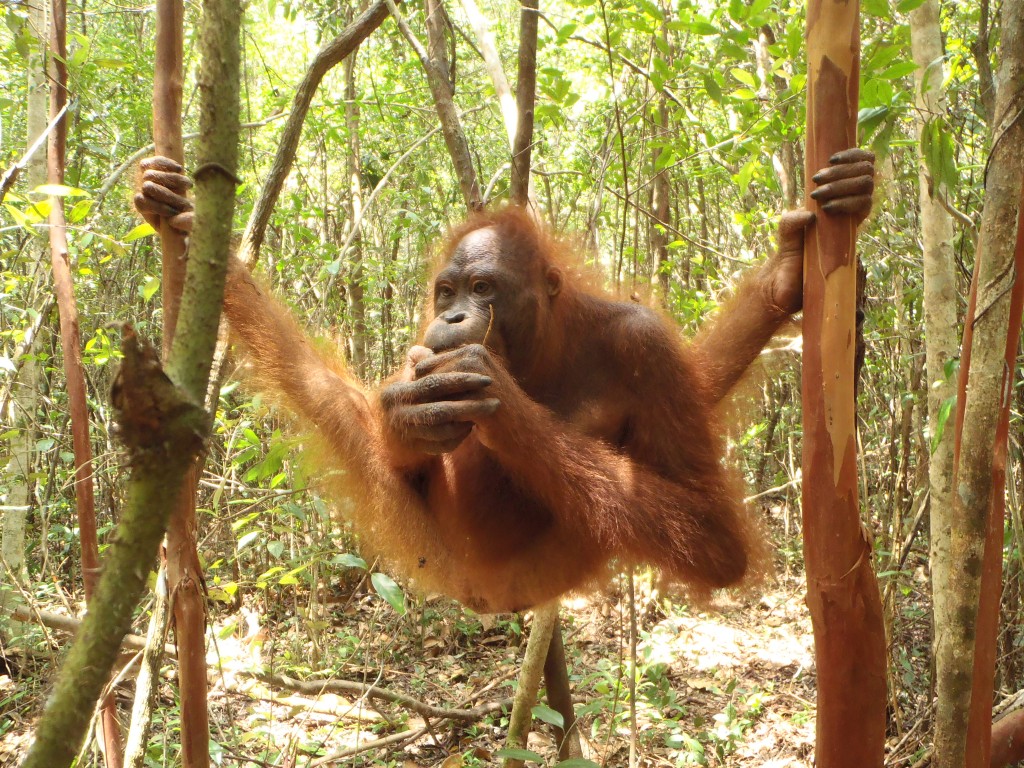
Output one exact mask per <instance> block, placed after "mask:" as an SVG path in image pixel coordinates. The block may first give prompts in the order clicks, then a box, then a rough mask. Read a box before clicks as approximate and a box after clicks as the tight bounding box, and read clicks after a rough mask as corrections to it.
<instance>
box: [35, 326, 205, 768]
mask: <svg viewBox="0 0 1024 768" xmlns="http://www.w3.org/2000/svg"><path fill="white" fill-rule="evenodd" d="M121 350H122V352H123V353H124V360H123V361H122V364H121V369H120V371H119V372H118V375H117V378H116V379H115V382H114V389H113V394H112V400H113V405H114V408H115V411H116V415H117V421H118V423H119V424H120V425H121V429H122V432H121V434H122V437H123V440H124V442H125V444H126V445H127V448H128V454H129V466H130V472H131V475H130V477H129V480H128V483H127V486H126V489H125V506H124V509H123V512H122V515H121V521H120V522H119V523H118V526H117V533H116V541H117V544H116V546H112V547H110V548H109V549H107V551H106V556H105V562H104V568H103V573H102V575H101V576H100V579H99V583H98V584H97V585H96V592H95V593H94V594H93V598H92V600H91V601H90V603H89V611H88V613H86V615H85V618H84V619H83V621H82V628H81V630H80V631H79V633H78V636H77V637H76V638H75V642H74V644H73V645H72V646H71V651H70V652H69V653H68V656H67V659H66V660H65V662H64V664H63V666H62V667H61V670H60V674H59V676H58V679H57V682H56V684H55V686H54V689H53V692H52V693H51V694H50V697H49V699H48V702H47V705H46V710H45V712H44V713H43V716H42V718H41V719H40V721H39V726H38V728H37V729H36V734H35V741H34V742H33V744H32V747H31V748H30V750H29V753H28V756H27V757H26V758H25V762H24V763H23V764H22V768H65V766H69V765H71V763H72V761H73V760H74V759H75V757H76V756H77V754H78V750H79V749H80V747H81V744H82V741H83V740H84V739H85V735H86V732H87V731H88V728H89V722H90V721H91V720H92V713H93V709H94V707H95V705H96V701H97V700H98V699H99V697H100V695H101V693H102V691H103V688H104V686H105V685H106V684H107V681H108V680H109V678H110V671H111V669H112V668H113V666H114V662H115V661H116V660H117V657H118V654H119V653H120V647H121V640H122V638H123V637H124V636H125V635H126V634H127V633H128V630H129V629H130V628H131V622H132V614H133V613H134V611H135V608H136V606H137V605H138V601H139V596H140V595H141V594H142V590H143V589H144V588H145V586H146V578H147V577H148V576H149V567H150V565H151V564H152V562H153V559H154V557H155V555H156V550H157V546H158V545H159V543H160V539H161V537H162V536H163V534H164V530H165V528H166V525H167V521H168V519H169V517H170V514H171V509H172V507H173V503H174V499H175V496H176V491H177V489H179V488H180V487H181V481H182V478H183V476H184V474H185V472H186V471H187V470H188V468H189V467H190V466H191V465H192V464H193V462H194V458H195V456H196V454H197V453H198V452H199V450H200V448H201V446H202V439H203V431H204V429H205V426H206V423H207V419H206V416H205V414H204V413H203V411H202V410H201V409H199V408H197V407H195V406H194V405H193V404H192V403H190V402H189V400H188V398H186V397H185V396H184V395H183V393H181V392H180V390H178V389H177V388H176V387H174V386H173V385H172V384H171V383H170V381H169V379H168V378H167V376H166V375H165V374H164V372H163V371H162V370H161V368H160V363H159V358H158V356H157V353H156V350H155V349H153V348H152V347H151V346H149V345H148V344H145V343H143V342H141V340H139V339H138V337H137V336H135V333H134V332H133V331H132V329H131V328H130V327H126V328H125V331H124V340H123V342H122V345H121Z"/></svg>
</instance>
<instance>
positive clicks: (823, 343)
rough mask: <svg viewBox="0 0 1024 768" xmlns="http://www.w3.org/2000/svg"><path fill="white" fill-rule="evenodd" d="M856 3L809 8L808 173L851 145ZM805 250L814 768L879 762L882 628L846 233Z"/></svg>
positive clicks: (823, 234)
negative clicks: (859, 425) (863, 475)
mask: <svg viewBox="0 0 1024 768" xmlns="http://www.w3.org/2000/svg"><path fill="white" fill-rule="evenodd" d="M859 10H860V9H859V3H857V2H841V1H839V0H811V1H810V3H809V5H808V9H807V54H808V79H807V84H808V91H807V158H806V159H807V166H806V168H807V175H808V177H809V176H810V175H811V174H812V173H814V172H815V171H817V169H819V168H822V167H823V166H825V165H827V164H828V160H829V157H831V156H832V154H834V153H835V152H837V151H839V150H842V149H844V148H846V147H851V146H854V145H855V144H856V140H857V133H856V131H857V88H858V79H859V74H860V63H859V54H860V36H859V28H858V26H859ZM805 204H806V205H807V208H808V210H812V211H815V213H817V221H816V223H815V224H814V226H813V227H812V228H811V229H810V230H809V231H808V233H807V238H806V246H805V252H804V360H803V410H804V446H803V478H804V480H803V520H804V560H805V563H806V568H807V604H808V607H809V608H810V613H811V620H812V623H813V626H814V648H815V656H816V666H817V675H818V713H817V733H816V741H817V743H816V752H815V757H816V763H815V764H816V765H817V766H819V768H842V767H845V766H849V767H850V768H854V766H856V767H857V768H866V767H867V766H879V767H880V766H881V765H882V760H883V754H884V748H885V708H886V688H885V663H886V650H885V628H884V625H883V620H882V608H881V600H880V597H879V593H878V585H877V583H876V581H875V576H874V573H873V571H872V568H871V559H872V550H871V545H870V544H869V543H868V541H867V539H866V537H865V535H864V534H863V532H862V526H861V522H860V515H859V505H858V498H857V440H856V431H855V430H856V422H855V413H854V390H855V380H854V377H855V374H854V358H855V340H856V301H857V285H856V283H857V259H856V253H855V239H856V228H855V226H854V224H853V222H852V221H851V220H850V219H849V218H847V217H831V216H829V215H828V214H825V213H823V212H822V211H821V209H820V208H819V207H818V206H817V204H816V203H815V201H813V200H812V199H811V198H810V197H808V198H807V199H806V203H805Z"/></svg>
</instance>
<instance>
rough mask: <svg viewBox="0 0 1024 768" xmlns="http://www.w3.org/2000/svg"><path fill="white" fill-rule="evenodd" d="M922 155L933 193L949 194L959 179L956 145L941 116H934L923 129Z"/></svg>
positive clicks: (935, 194) (934, 194)
mask: <svg viewBox="0 0 1024 768" xmlns="http://www.w3.org/2000/svg"><path fill="white" fill-rule="evenodd" d="M921 155H922V157H924V163H925V167H926V168H927V169H928V175H929V176H930V177H931V181H932V190H931V192H932V195H933V196H938V195H944V194H947V193H948V191H949V190H950V189H953V188H954V187H956V185H957V181H959V173H958V171H957V167H956V160H955V157H956V146H955V145H954V143H953V137H952V135H951V134H950V132H949V131H947V130H946V126H945V122H944V121H943V120H942V118H941V117H937V118H932V119H931V120H929V121H928V122H926V123H925V126H924V130H922V131H921Z"/></svg>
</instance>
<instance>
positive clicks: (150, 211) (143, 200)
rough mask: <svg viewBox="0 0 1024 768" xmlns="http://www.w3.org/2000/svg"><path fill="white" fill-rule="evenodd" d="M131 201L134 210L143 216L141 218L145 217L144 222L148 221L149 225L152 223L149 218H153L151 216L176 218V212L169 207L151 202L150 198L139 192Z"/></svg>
mask: <svg viewBox="0 0 1024 768" xmlns="http://www.w3.org/2000/svg"><path fill="white" fill-rule="evenodd" d="M133 201H134V203H135V209H136V210H137V211H138V212H139V213H141V214H142V215H143V217H145V219H146V221H149V223H150V224H152V223H153V222H152V221H151V220H150V217H153V216H156V217H169V216H177V215H178V211H176V210H175V209H174V208H172V207H171V206H169V205H166V204H165V203H160V202H157V201H156V200H153V199H152V198H149V197H146V196H145V195H144V194H142V193H141V192H137V193H136V194H135V197H134V198H133ZM154 226H155V225H154Z"/></svg>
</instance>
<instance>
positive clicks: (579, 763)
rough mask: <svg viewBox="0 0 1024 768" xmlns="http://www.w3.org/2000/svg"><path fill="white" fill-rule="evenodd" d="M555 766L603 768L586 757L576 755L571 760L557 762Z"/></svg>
mask: <svg viewBox="0 0 1024 768" xmlns="http://www.w3.org/2000/svg"><path fill="white" fill-rule="evenodd" d="M555 768H601V766H600V765H598V764H597V763H595V762H594V761H593V760H587V758H585V757H574V758H572V759H571V760H562V761H561V762H560V763H556V764H555Z"/></svg>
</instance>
